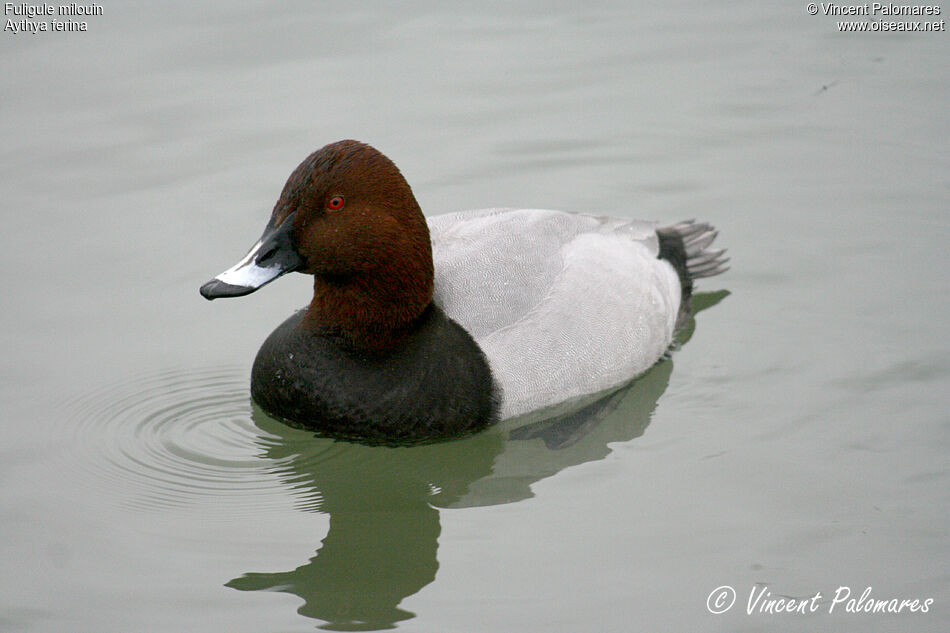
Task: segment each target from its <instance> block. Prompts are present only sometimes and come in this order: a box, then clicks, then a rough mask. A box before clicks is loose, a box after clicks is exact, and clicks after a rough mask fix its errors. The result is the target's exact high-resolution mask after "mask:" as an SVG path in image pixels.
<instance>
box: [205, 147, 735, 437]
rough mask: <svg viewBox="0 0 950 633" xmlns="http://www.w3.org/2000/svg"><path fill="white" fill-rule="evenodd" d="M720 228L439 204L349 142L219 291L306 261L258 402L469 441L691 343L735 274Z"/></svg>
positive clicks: (355, 432) (333, 426)
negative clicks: (447, 209)
mask: <svg viewBox="0 0 950 633" xmlns="http://www.w3.org/2000/svg"><path fill="white" fill-rule="evenodd" d="M716 236H717V231H716V230H715V229H714V228H713V227H712V226H711V225H709V224H707V223H702V222H696V221H694V220H689V221H685V222H679V223H677V224H673V225H670V226H666V227H660V226H659V225H658V223H656V222H651V221H645V220H634V219H628V218H616V217H606V216H597V215H589V214H583V213H571V212H565V211H554V210H547V209H514V208H491V209H479V210H473V211H461V212H456V213H447V214H442V215H434V216H430V217H428V218H427V217H426V216H425V215H424V214H423V212H422V209H421V208H420V206H419V203H418V202H417V201H416V198H415V196H414V194H413V192H412V189H411V188H410V186H409V183H408V182H407V181H406V179H405V177H404V176H403V175H402V173H401V172H400V170H399V169H398V168H397V167H396V165H395V163H393V161H391V160H390V159H389V158H387V157H386V156H385V155H383V154H382V153H381V152H380V151H378V150H377V149H375V148H374V147H372V146H370V145H368V144H365V143H362V142H359V141H354V140H343V141H338V142H335V143H331V144H328V145H326V146H325V147H323V148H321V149H319V150H317V151H315V152H313V153H312V154H310V155H309V156H308V157H307V158H305V159H304V160H303V162H301V163H300V165H299V166H298V167H297V168H296V169H295V170H294V171H293V172H292V173H291V174H290V177H289V178H288V180H287V182H286V184H285V185H284V188H283V190H282V191H281V193H280V196H279V197H278V199H277V202H276V204H275V205H274V209H273V211H272V213H271V216H270V219H269V221H268V223H267V225H266V227H265V228H264V231H263V233H262V234H261V236H260V238H259V239H258V240H257V242H256V243H255V244H254V246H253V247H252V248H251V250H250V251H249V252H248V253H247V255H245V257H244V258H243V259H241V260H240V261H239V262H238V263H237V264H235V265H234V266H232V267H231V268H229V269H227V270H225V271H224V272H222V273H221V274H219V275H217V276H216V277H214V278H213V279H212V280H210V281H209V282H207V283H205V284H204V285H202V286H201V288H200V293H201V295H202V296H204V297H205V298H206V299H209V300H212V299H217V298H224V297H239V296H244V295H247V294H250V293H252V292H255V291H257V290H259V289H260V288H262V287H263V286H265V285H267V284H269V283H270V282H272V281H274V280H275V279H277V278H279V277H281V276H282V275H285V274H287V273H291V272H297V273H303V274H307V275H312V276H313V296H312V297H311V299H310V303H309V304H308V305H307V306H305V307H304V308H303V309H301V310H298V311H297V312H295V313H294V314H292V315H291V316H290V317H289V318H287V319H286V320H285V321H284V322H283V323H282V324H281V325H279V326H278V327H277V328H276V329H275V330H274V331H273V332H272V333H271V334H270V336H268V337H267V339H266V340H265V341H264V343H263V345H262V346H261V348H260V350H259V351H258V353H257V356H256V357H255V359H254V363H253V366H252V369H251V397H252V399H253V401H254V402H255V403H256V404H257V405H258V406H259V407H260V408H261V409H262V410H263V411H264V412H265V413H267V414H268V415H270V416H272V417H275V418H278V419H279V420H282V421H283V422H285V423H287V424H290V425H293V426H296V427H299V428H305V429H309V430H313V431H315V432H317V433H318V434H321V435H327V436H331V437H335V438H341V439H347V440H354V441H359V442H365V443H385V444H410V443H416V442H427V441H436V440H444V439H451V438H457V437H461V436H464V435H467V434H471V433H475V432H478V431H480V430H482V429H485V428H486V427H488V426H490V425H492V424H494V423H496V422H498V421H499V420H508V419H513V418H519V417H520V416H525V415H528V414H533V413H538V412H541V413H542V414H543V412H544V411H547V410H553V409H554V408H557V407H559V406H560V407H562V408H563V405H564V403H570V402H573V401H579V400H583V399H584V398H585V397H589V396H591V395H592V394H598V393H604V392H608V391H610V390H614V389H616V388H618V387H619V386H622V385H624V384H626V383H628V382H630V381H631V380H633V379H634V378H636V377H637V376H639V375H641V374H643V373H644V372H646V371H647V370H648V369H649V368H650V367H651V366H653V365H654V364H655V363H656V362H657V361H658V360H660V359H661V358H663V357H664V356H665V355H666V354H667V353H668V352H669V350H670V349H671V347H672V346H673V341H674V335H675V333H676V331H677V328H678V327H680V326H682V324H683V322H684V319H685V318H686V317H688V315H689V298H690V296H691V294H692V291H693V283H694V281H695V280H696V279H699V278H702V277H710V276H713V275H718V274H720V273H722V272H724V271H725V270H727V269H728V267H727V266H726V263H727V262H728V259H727V258H726V257H725V256H724V254H725V251H724V250H713V249H711V248H710V245H711V244H712V242H713V240H714V239H715V238H716Z"/></svg>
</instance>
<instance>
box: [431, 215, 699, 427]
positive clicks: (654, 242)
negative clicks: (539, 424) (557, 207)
mask: <svg viewBox="0 0 950 633" xmlns="http://www.w3.org/2000/svg"><path fill="white" fill-rule="evenodd" d="M428 222H429V229H430V232H431V235H432V244H433V259H434V264H435V271H436V277H435V300H436V302H437V303H438V304H439V305H440V306H441V307H442V309H443V310H444V311H445V313H446V314H447V315H448V316H449V317H451V318H452V319H454V320H455V321H457V322H458V323H459V324H461V325H462V327H464V328H465V329H466V330H467V331H468V332H469V333H470V334H471V335H472V336H473V337H474V338H475V340H476V341H477V343H478V344H479V346H480V347H481V349H482V350H483V351H484V353H485V355H486V357H487V358H488V361H489V363H490V365H491V368H492V371H493V373H494V375H495V379H496V381H497V382H498V383H499V385H500V386H501V388H502V392H503V393H502V407H501V417H502V418H509V417H514V416H517V415H520V414H522V413H526V412H528V411H533V410H536V409H542V408H545V407H548V406H550V405H554V404H556V403H560V402H563V401H565V400H569V399H573V398H576V397H580V396H584V395H589V394H593V393H597V392H600V391H603V390H605V389H609V388H611V387H614V386H618V385H620V384H623V383H624V382H626V381H628V380H630V379H631V378H633V377H634V376H636V375H638V374H640V373H643V372H644V371H646V370H647V369H649V367H650V366H651V365H653V363H655V362H656V361H657V359H658V358H660V357H661V356H662V355H663V353H664V352H665V351H666V350H667V349H668V347H669V346H670V343H671V342H672V338H673V330H674V326H675V323H676V318H677V313H678V311H679V308H680V295H681V287H680V282H679V279H678V277H677V274H676V272H675V271H674V269H673V267H672V266H671V265H670V264H669V263H668V262H666V261H663V260H661V259H658V257H657V254H658V251H659V246H658V239H657V234H656V225H655V224H654V223H652V222H645V221H641V220H623V219H615V218H602V217H594V216H588V215H578V214H571V213H564V212H559V211H547V210H539V209H515V210H510V209H486V210H478V211H468V212H463V213H454V214H448V215H441V216H433V217H430V218H428Z"/></svg>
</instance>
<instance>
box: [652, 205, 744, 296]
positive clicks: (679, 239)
mask: <svg viewBox="0 0 950 633" xmlns="http://www.w3.org/2000/svg"><path fill="white" fill-rule="evenodd" d="M656 234H657V236H658V237H659V240H660V253H659V258H660V259H665V260H667V261H668V262H670V263H671V264H672V265H673V268H674V269H676V273H677V274H678V275H679V278H680V285H681V286H682V287H683V299H684V303H685V300H687V299H689V296H690V295H691V294H692V292H693V281H694V280H695V279H699V278H701V277H712V276H713V275H718V274H720V273H724V272H726V271H727V270H729V267H728V266H727V265H726V263H727V262H728V261H729V258H728V257H725V253H726V249H724V248H723V249H720V250H711V249H710V248H709V246H710V244H712V243H713V240H715V239H716V236H717V235H719V231H717V230H716V229H714V228H713V227H712V225H710V224H707V223H705V222H700V223H697V222H696V220H686V221H685V222H680V223H678V224H674V225H672V226H664V227H662V228H659V229H657V231H656Z"/></svg>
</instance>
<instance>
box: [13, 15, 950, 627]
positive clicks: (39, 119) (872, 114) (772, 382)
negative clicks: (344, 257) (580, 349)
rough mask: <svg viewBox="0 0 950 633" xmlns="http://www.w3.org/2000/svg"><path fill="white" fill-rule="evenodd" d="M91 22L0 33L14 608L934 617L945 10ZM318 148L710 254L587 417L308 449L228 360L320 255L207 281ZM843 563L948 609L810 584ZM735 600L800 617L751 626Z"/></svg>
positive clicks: (944, 468)
mask: <svg viewBox="0 0 950 633" xmlns="http://www.w3.org/2000/svg"><path fill="white" fill-rule="evenodd" d="M103 9H104V10H103V15H101V16H92V17H90V18H89V19H88V31H86V32H81V33H38V34H37V35H29V34H19V35H13V34H11V33H9V32H2V33H0V61H2V65H0V68H2V70H0V73H2V80H3V81H2V86H3V88H2V95H3V99H2V101H0V111H2V115H3V116H2V118H0V135H2V138H3V143H2V144H0V172H2V180H0V195H2V199H3V206H2V209H3V211H2V218H3V237H2V238H0V246H2V248H0V258H2V265H3V270H4V271H5V275H4V281H5V289H4V290H5V291H4V296H5V300H4V302H3V320H2V323H3V327H2V329H0V341H2V349H3V354H0V367H2V376H3V380H2V382H0V406H2V409H0V410H2V411H3V422H2V427H0V428H2V439H3V441H2V443H0V474H2V477H0V482H2V485H0V533H2V534H3V538H2V539H0V541H2V546H0V549H2V561H3V564H2V565H0V588H2V591H0V629H2V630H9V631H61V630H67V629H68V630H96V631H103V632H108V631H131V630H142V631H146V630H147V631H163V630H175V631H178V630H228V631H262V630H264V631H307V630H313V629H314V628H316V627H325V628H337V629H347V628H349V629H353V628H363V629H381V628H385V627H392V626H396V627H398V628H400V629H403V630H407V631H460V632H462V631H464V632H472V631H500V630H505V631H539V632H540V631H544V632H557V631H563V632H565V633H566V632H571V633H574V632H577V631H598V632H609V631H616V632H621V631H631V630H657V631H668V630H682V631H685V630H692V631H762V630H769V631H813V630H836V631H861V632H868V631H874V632H877V631H880V632H886V631H897V630H909V631H911V630H912V631H943V630H945V627H946V622H948V621H950V611H948V609H950V574H948V570H947V554H948V551H950V528H948V527H947V526H948V525H950V521H948V518H950V517H948V511H947V508H948V501H950V499H948V493H947V491H948V489H950V486H948V483H950V481H948V475H950V470H948V462H947V458H946V455H947V454H948V450H950V424H948V417H947V404H948V403H947V397H946V395H945V394H946V393H947V390H948V386H950V354H948V351H950V344H948V341H950V328H948V326H947V322H948V321H947V318H946V314H947V313H948V308H950V306H948V299H947V296H948V295H947V270H948V257H947V249H946V245H947V243H948V238H950V221H948V213H947V212H948V208H950V204H948V203H950V177H948V174H950V153H948V151H947V139H948V138H950V119H948V117H947V116H946V111H947V109H948V105H950V71H948V66H947V64H946V60H947V59H948V55H950V39H948V35H947V33H946V32H934V33H851V34H844V33H839V32H838V31H837V28H836V26H835V21H834V19H833V18H829V17H826V16H822V15H817V16H811V15H809V14H808V13H807V11H806V9H805V3H802V4H801V5H798V4H795V3H779V4H776V5H775V6H766V5H764V4H761V3H751V2H750V3H743V2H732V3H726V4H721V5H717V6H715V7H713V6H710V5H708V3H698V2H682V3H673V4H670V3H661V4H655V3H629V2H612V1H605V2H596V3H593V4H589V5H586V6H584V7H580V6H578V5H576V4H575V3H532V2H519V3H495V4H492V5H479V6H478V7H473V8H462V7H456V6H449V5H445V4H444V3H417V4H415V5H413V7H412V8H411V9H410V8H408V7H405V6H401V5H400V6H398V7H397V6H392V7H386V6H382V5H380V6H375V7H363V8H360V7H349V6H343V5H339V6H337V5H334V6H330V5H321V4H303V3H301V4H297V5H286V4H268V3H228V4H225V3H219V2H213V3H202V4H200V5H194V4H191V3H189V4H185V3H165V4H162V5H157V6H150V7H135V6H131V5H130V6H125V5H122V4H119V3H104V4H103ZM942 17H945V16H942ZM340 138H357V139H360V140H363V141H366V142H370V143H372V144H374V145H375V146H377V147H378V148H379V149H380V150H382V151H383V152H384V153H386V154H387V155H389V156H390V157H391V158H392V159H393V160H394V161H395V162H396V163H397V164H398V165H399V166H400V168H401V169H402V171H403V173H404V174H405V175H406V177H407V179H408V180H409V182H410V183H411V185H412V186H413V189H414V191H415V194H416V196H417V198H418V199H419V201H420V204H421V205H422V207H423V209H424V210H425V211H426V213H427V214H437V213H443V212H448V211H456V210H461V209H467V208H478V207H487V206H516V207H517V206H532V207H549V208H559V209H567V210H574V211H592V212H598V213H607V214H613V215H619V216H627V217H646V218H654V219H658V220H661V221H663V222H667V223H669V222H674V221H677V220H680V219H685V218H690V217H698V218H700V219H703V220H706V221H709V222H712V223H713V224H715V225H716V226H717V227H718V228H720V230H721V237H720V238H719V239H720V241H721V243H722V245H723V246H728V247H729V248H730V252H731V254H732V257H733V269H732V270H731V271H730V272H729V273H728V274H727V275H725V276H723V277H719V278H714V279H709V280H704V281H703V282H702V283H701V285H700V289H701V290H702V291H704V292H707V293H717V292H718V293H719V294H711V295H710V296H711V297H714V298H715V299H714V300H713V301H712V302H715V300H719V299H721V300H720V301H719V302H718V304H717V305H715V306H713V307H711V308H710V309H708V310H705V311H703V312H702V313H700V314H699V315H697V318H696V323H695V331H694V332H693V334H692V338H691V339H690V340H689V341H688V342H687V343H686V344H685V345H683V346H682V348H681V349H680V350H678V351H677V352H676V353H675V354H674V355H673V358H672V360H669V361H664V362H662V363H660V364H659V365H658V366H656V367H655V368H654V369H653V370H652V371H651V372H650V373H648V374H647V375H646V376H645V377H644V378H643V379H641V380H640V381H638V382H637V383H635V384H634V385H633V386H632V387H631V388H629V389H627V390H624V391H622V392H620V393H618V394H616V395H615V396H614V398H613V399H612V400H611V401H610V403H609V407H608V409H606V410H605V411H604V412H603V415H601V416H598V420H599V423H598V424H596V425H592V426H591V427H589V428H588V427H585V428H575V427H570V426H568V427H563V428H561V427H558V428H551V427H543V428H542V427H534V428H527V429H522V430H520V431H518V432H512V429H509V428H498V429H493V430H491V431H489V432H486V433H484V434H481V435H478V436H475V437H471V438H467V439H464V440H460V441H457V442H449V443H445V444H439V445H435V446H427V447H416V448H404V449H388V448H369V447H363V446H356V445H351V444H346V443H339V442H333V441H329V440H325V439H320V438H314V437H311V436H310V435H308V434H306V433H302V432H300V431H295V430H293V429H289V428H287V427H285V426H283V425H281V424H279V423H276V422H274V421H272V420H269V419H268V418H267V417H266V416H264V415H262V414H261V413H260V412H259V411H257V410H255V408H254V407H253V405H252V404H251V402H250V400H249V396H248V389H247V381H248V375H249V368H250V363H251V361H252V359H253V356H254V353H255V351H256V350H257V347H258V346H259V345H260V343H261V342H262V341H263V339H264V337H265V336H266V335H267V334H268V333H269V332H270V331H271V329H273V328H274V327H275V326H276V325H277V324H278V323H280V322H281V321H282V320H283V319H284V318H285V317H286V316H287V315H288V314H289V313H290V312H291V311H292V310H294V309H296V308H298V307H299V306H301V305H303V304H304V303H305V302H306V300H307V296H308V292H309V284H308V283H307V279H305V278H304V277H303V276H293V277H289V278H284V279H281V280H280V281H279V282H277V283H275V284H273V285H271V286H268V287H267V288H266V289H265V290H263V291H261V292H258V293H256V294H254V295H251V296H248V297H245V298H242V299H239V300H232V301H218V302H214V303H213V304H211V303H208V302H206V301H204V300H203V299H201V298H200V297H199V295H198V293H197V288H198V286H199V285H200V284H201V283H203V282H204V281H206V280H207V279H208V278H209V277H211V276H212V275H214V274H216V273H217V272H220V271H221V270H223V269H224V268H226V267H228V266H230V265H231V264H232V263H234V262H235V261H237V259H238V258H240V256H241V255H243V253H244V252H245V251H246V249H247V248H248V247H249V246H250V245H251V243H252V242H253V241H254V240H255V239H256V237H257V236H258V235H259V234H260V231H261V230H262V228H263V226H264V224H265V223H266V220H267V217H268V214H269V212H270V209H271V207H272V205H273V203H274V201H275V200H276V197H277V195H278V193H279V191H280V188H281V187H282V186H283V183H284V180H285V179H286V177H287V176H288V175H289V173H290V171H291V170H292V169H293V168H294V167H295V166H296V165H297V164H298V162H299V161H300V160H301V159H302V158H304V157H305V156H306V155H307V154H309V153H310V152H311V151H313V150H315V149H317V148H318V147H320V146H322V145H324V144H326V143H328V142H331V141H334V140H338V139H340ZM720 291H727V293H728V296H726V297H725V298H723V296H724V295H725V294H726V293H725V292H720ZM723 585H728V586H731V587H733V588H734V589H735V591H736V594H737V600H736V604H735V606H734V607H733V608H732V609H731V610H729V611H728V612H727V613H725V614H722V615H713V614H711V613H710V612H709V610H708V609H707V598H708V596H709V595H710V593H711V592H712V591H713V590H714V589H716V588H717V587H720V586H723ZM841 586H845V587H848V588H850V590H851V591H852V592H853V593H854V594H855V596H858V595H860V594H861V593H862V592H863V591H864V590H865V589H866V588H867V587H871V588H872V593H873V597H875V598H880V599H889V598H901V599H903V598H921V599H925V598H932V599H933V603H932V606H931V607H930V610H929V612H928V613H917V614H908V613H902V614H900V615H880V614H878V615H859V614H849V613H847V612H846V611H844V610H843V608H844V606H840V607H838V609H837V610H835V611H834V612H832V613H828V609H829V608H830V603H831V600H832V597H833V596H834V594H835V591H836V590H837V589H838V588H839V587H841ZM754 588H760V589H761V588H766V590H767V591H769V592H770V595H772V596H773V597H774V598H777V597H782V596H784V597H795V598H802V599H805V598H810V597H811V596H814V595H815V594H816V593H817V592H820V593H821V594H822V599H821V600H820V601H819V604H820V605H821V608H820V609H819V610H818V611H817V612H816V613H812V614H809V615H799V614H784V615H781V614H769V613H761V612H755V613H753V614H747V612H746V603H747V600H748V598H749V595H750V593H751V592H752V590H753V589H754Z"/></svg>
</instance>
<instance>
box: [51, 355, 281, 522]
mask: <svg viewBox="0 0 950 633" xmlns="http://www.w3.org/2000/svg"><path fill="white" fill-rule="evenodd" d="M251 406H252V405H251V402H250V396H249V393H248V379H247V376H246V375H245V374H244V372H243V370H238V369H220V368H219V369H207V370H194V369H190V370H173V371H164V372H160V373H156V374H152V375H147V376H141V377H136V378H132V379H128V380H123V381H120V382H117V383H115V384H112V385H109V386H106V387H104V388H102V389H99V390H97V391H95V392H92V393H87V394H84V395H83V396H81V397H78V398H75V399H73V400H71V401H69V402H67V403H66V404H65V408H66V409H67V411H68V412H69V414H68V415H67V416H64V417H65V418H66V420H67V422H66V423H67V424H68V426H69V429H68V433H69V436H70V437H71V438H72V441H71V442H70V445H69V449H68V450H69V451H70V453H72V454H73V455H74V456H75V457H76V459H75V460H65V461H66V462H68V463H71V462H75V464H74V465H75V466H76V468H75V470H76V471H77V473H76V474H78V475H81V476H83V477H84V478H85V479H86V480H87V481H88V482H89V483H91V485H93V486H95V487H96V488H97V490H98V493H99V496H102V494H103V493H104V492H105V493H106V495H108V497H109V498H110V499H111V500H114V501H116V502H118V503H120V504H121V505H122V506H125V507H133V508H138V509H148V510H164V509H168V508H175V507H183V506H198V507H200V509H201V510H202V511H203V512H204V511H207V510H213V511H223V512H224V513H226V514H227V515H228V516H231V517H233V516H234V515H235V514H238V515H245V514H259V513H260V512H262V511H265V510H267V509H269V508H272V507H275V506H279V507H282V508H287V507H290V506H292V505H293V500H292V499H290V498H289V497H291V496H292V495H288V490H287V487H286V484H285V483H283V482H282V481H281V479H280V478H279V477H278V473H279V472H280V471H281V470H284V469H285V468H286V466H284V465H283V464H282V462H283V461H285V460H283V459H271V458H269V457H267V456H266V455H265V452H266V450H267V447H270V446H273V445H274V444H275V443H279V442H280V441H281V438H280V437H279V436H276V435H273V434H271V433H268V432H266V431H263V430H262V429H261V428H259V427H258V426H257V425H256V424H255V423H254V421H253V419H252V417H251ZM64 431H66V430H65V429H64ZM66 474H67V475H72V473H66ZM104 485H105V486H107V487H108V490H103V486H104Z"/></svg>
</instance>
